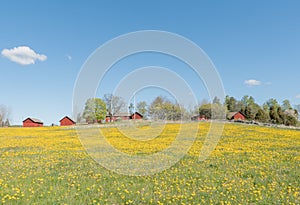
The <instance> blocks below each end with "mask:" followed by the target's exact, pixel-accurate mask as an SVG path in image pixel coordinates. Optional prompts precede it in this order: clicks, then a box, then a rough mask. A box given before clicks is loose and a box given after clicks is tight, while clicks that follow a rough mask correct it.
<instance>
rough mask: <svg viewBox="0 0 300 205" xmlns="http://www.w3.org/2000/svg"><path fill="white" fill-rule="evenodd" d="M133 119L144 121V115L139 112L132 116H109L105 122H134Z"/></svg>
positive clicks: (122, 114) (126, 114)
mask: <svg viewBox="0 0 300 205" xmlns="http://www.w3.org/2000/svg"><path fill="white" fill-rule="evenodd" d="M132 119H134V120H139V119H143V115H141V114H140V113H138V112H135V113H133V114H131V115H130V114H129V113H120V114H116V115H114V116H112V117H110V116H109V115H107V116H106V119H105V121H106V122H115V121H120V120H132Z"/></svg>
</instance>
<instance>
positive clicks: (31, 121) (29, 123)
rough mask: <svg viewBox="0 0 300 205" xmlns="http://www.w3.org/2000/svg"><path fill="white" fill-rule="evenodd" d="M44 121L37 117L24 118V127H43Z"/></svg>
mask: <svg viewBox="0 0 300 205" xmlns="http://www.w3.org/2000/svg"><path fill="white" fill-rule="evenodd" d="M43 125H44V123H43V122H42V121H41V120H39V119H36V118H32V117H28V118H26V119H25V120H23V127H43Z"/></svg>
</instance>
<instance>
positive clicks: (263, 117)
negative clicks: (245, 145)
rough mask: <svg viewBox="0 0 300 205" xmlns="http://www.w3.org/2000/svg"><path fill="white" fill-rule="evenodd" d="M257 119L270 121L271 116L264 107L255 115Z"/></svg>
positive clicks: (263, 121) (264, 121)
mask: <svg viewBox="0 0 300 205" xmlns="http://www.w3.org/2000/svg"><path fill="white" fill-rule="evenodd" d="M255 120H256V121H258V122H262V123H266V122H268V121H269V116H268V114H267V113H266V112H265V111H264V110H263V109H259V110H258V111H257V113H256V115H255Z"/></svg>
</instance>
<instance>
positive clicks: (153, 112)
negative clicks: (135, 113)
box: [149, 96, 166, 120]
mask: <svg viewBox="0 0 300 205" xmlns="http://www.w3.org/2000/svg"><path fill="white" fill-rule="evenodd" d="M165 101H166V99H165V98H164V97H162V96H158V97H156V98H155V99H154V100H153V102H152V103H151V104H150V106H149V115H150V116H151V118H152V119H160V120H164V119H165V113H164V110H163V104H164V103H165Z"/></svg>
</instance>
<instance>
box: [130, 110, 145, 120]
mask: <svg viewBox="0 0 300 205" xmlns="http://www.w3.org/2000/svg"><path fill="white" fill-rule="evenodd" d="M130 119H132V120H141V119H143V115H142V114H140V113H139V112H135V113H133V114H132V115H131V116H130Z"/></svg>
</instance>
